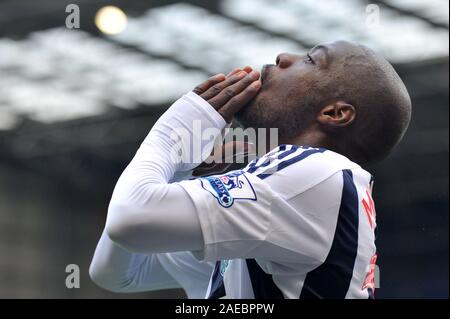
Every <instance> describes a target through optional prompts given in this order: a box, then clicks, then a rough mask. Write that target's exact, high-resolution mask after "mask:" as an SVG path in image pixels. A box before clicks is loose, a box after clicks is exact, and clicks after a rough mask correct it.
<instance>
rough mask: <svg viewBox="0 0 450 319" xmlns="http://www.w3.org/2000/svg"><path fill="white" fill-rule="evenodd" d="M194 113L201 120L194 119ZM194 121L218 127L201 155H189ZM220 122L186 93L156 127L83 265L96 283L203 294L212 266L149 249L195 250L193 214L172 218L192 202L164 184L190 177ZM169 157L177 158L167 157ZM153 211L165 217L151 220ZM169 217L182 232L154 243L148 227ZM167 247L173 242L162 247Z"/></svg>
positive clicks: (116, 288)
mask: <svg viewBox="0 0 450 319" xmlns="http://www.w3.org/2000/svg"><path fill="white" fill-rule="evenodd" d="M198 118H203V120H202V121H198V120H197V122H195V120H196V119H198ZM196 123H197V124H200V125H203V127H202V128H201V129H202V130H204V129H205V128H208V127H214V128H216V129H215V131H214V132H213V133H214V134H212V135H210V136H209V138H210V139H206V140H202V142H201V144H200V148H199V149H200V150H201V153H200V154H192V155H191V153H189V152H188V147H189V144H192V143H191V141H190V138H189V137H192V136H195V134H198V132H194V125H195V124H196ZM225 125H226V123H225V121H224V120H223V119H222V118H221V117H220V115H219V114H218V113H217V112H216V111H215V110H214V109H213V108H212V107H211V106H210V105H209V104H208V103H206V102H205V101H204V100H202V99H201V98H200V97H198V96H197V95H195V94H194V93H192V92H191V93H188V94H187V95H186V96H184V97H183V98H181V99H180V100H178V101H177V102H176V103H175V104H174V105H173V106H172V107H171V108H170V109H169V110H168V111H167V113H166V114H164V115H163V117H161V119H160V120H159V121H158V122H157V123H156V124H155V126H154V127H153V129H152V130H151V132H150V134H149V135H148V136H147V138H146V139H145V141H144V142H143V143H142V146H141V147H140V149H139V150H138V152H137V153H136V156H135V157H134V159H133V160H132V161H131V163H130V164H129V165H128V167H127V169H126V170H125V171H124V172H123V174H122V176H121V178H120V179H119V181H118V183H117V185H116V187H115V190H114V193H113V196H112V199H111V202H110V205H109V209H108V219H107V226H106V227H105V230H104V231H103V234H102V236H101V238H100V241H99V243H98V245H97V248H96V250H95V253H94V257H93V260H92V263H91V266H90V270H89V273H90V276H91V278H92V280H93V281H94V282H96V283H97V284H98V285H99V286H101V287H103V288H105V289H107V290H111V291H115V292H138V291H149V290H159V289H168V288H176V287H183V288H184V289H185V291H186V292H187V294H188V296H189V297H190V298H199V297H203V295H204V292H205V290H206V288H207V284H208V280H209V276H210V273H211V271H212V265H211V264H208V263H201V262H199V261H198V260H197V259H195V258H194V256H193V255H192V254H191V253H190V252H179V253H173V254H170V253H161V254H157V253H154V252H155V251H169V250H183V249H182V248H186V249H187V250H191V249H192V248H193V247H198V248H201V245H202V237H201V231H200V226H199V224H198V221H197V217H196V215H195V214H194V213H192V215H189V214H187V215H186V214H183V216H178V215H177V212H180V211H183V212H186V211H187V212H189V211H192V210H194V207H193V204H192V202H191V199H190V198H189V196H188V195H187V194H186V193H185V191H184V190H183V189H182V188H181V187H179V186H176V185H169V184H168V182H169V181H171V182H173V181H177V180H181V179H183V178H189V177H190V170H192V169H193V168H194V167H196V166H197V165H198V164H199V163H200V162H201V161H202V160H203V159H204V158H205V157H206V156H207V155H208V154H209V152H210V150H211V148H212V144H211V142H212V141H214V140H215V138H216V137H217V136H218V133H220V130H221V129H222V128H223V127H224V126H225ZM196 137H199V136H198V135H197V136H196ZM176 138H178V139H176ZM174 150H177V151H182V152H183V151H184V152H185V153H181V154H182V156H184V157H183V158H182V160H181V161H180V158H178V157H177V156H176V155H177V154H174V153H173V151H174ZM170 155H172V156H175V157H173V158H171V159H170V158H169V156H170ZM194 155H196V156H194ZM163 204H164V205H163ZM161 209H163V210H164V213H163V214H161V211H160V210H161ZM155 211H156V213H155ZM158 211H159V212H158ZM158 216H163V218H160V219H159V220H155V219H154V217H158ZM185 216H190V217H189V218H186V217H185ZM173 220H178V222H179V225H180V227H179V228H180V229H176V228H177V227H174V229H173V231H174V232H175V234H178V236H174V233H170V234H169V233H168V234H167V236H166V237H167V238H172V239H173V240H169V245H167V244H165V245H164V247H160V246H158V243H159V242H161V240H158V238H156V237H155V236H152V227H154V225H155V223H157V222H161V223H167V221H170V222H171V223H172V222H173ZM189 224H190V225H192V226H191V227H190V228H188V230H190V231H184V230H183V229H185V226H186V225H189ZM142 226H143V227H142ZM136 227H137V228H136ZM108 233H110V235H112V237H113V239H115V241H113V240H111V238H110V236H109V235H108ZM183 236H184V237H183ZM117 242H118V243H117ZM180 243H186V246H185V247H182V246H180ZM171 245H175V247H173V249H168V248H167V246H171ZM169 248H170V247H169Z"/></svg>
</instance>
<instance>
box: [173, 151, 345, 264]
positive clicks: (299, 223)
mask: <svg viewBox="0 0 450 319" xmlns="http://www.w3.org/2000/svg"><path fill="white" fill-rule="evenodd" d="M291 153H292V156H295V155H296V153H295V152H291ZM298 153H299V154H301V153H302V152H301V151H299V152H298ZM311 154H314V155H315V156H316V160H317V161H318V162H320V160H319V158H322V157H323V156H324V155H323V154H322V153H321V152H315V153H313V152H311ZM326 156H328V155H326ZM290 158H291V157H287V160H289V159H290ZM292 158H293V157H292ZM311 159H312V160H314V157H311V158H310V160H311ZM291 162H292V161H291ZM278 164H280V163H277V162H275V163H274V164H273V165H272V164H270V165H272V166H275V165H278ZM270 165H266V168H268V169H265V170H264V171H263V172H261V171H258V170H256V169H255V170H254V172H253V173H250V172H247V171H245V169H244V170H243V171H234V172H231V173H228V174H225V175H217V176H210V177H206V178H200V179H197V180H190V181H183V182H181V183H180V185H181V186H182V187H183V188H184V189H185V191H186V192H187V193H188V194H189V195H190V197H191V199H192V201H193V203H194V205H195V208H196V212H197V215H198V218H199V221H200V224H201V229H202V234H203V240H204V249H203V251H202V252H201V254H199V255H198V257H199V258H202V259H203V260H208V261H213V260H222V259H233V258H265V259H267V260H272V261H278V262H283V263H291V262H292V263H302V264H306V265H310V266H311V267H314V266H317V265H319V264H320V263H322V262H323V261H324V259H325V258H326V255H327V253H328V251H329V248H330V245H331V243H332V239H333V235H334V228H335V226H336V221H337V217H338V211H339V206H340V199H341V195H342V175H341V174H340V172H341V170H340V167H341V166H342V167H344V166H345V165H341V166H336V165H334V166H333V165H328V166H325V167H326V168H324V166H322V165H319V166H318V167H315V168H313V167H311V166H310V165H309V164H308V163H306V164H305V163H296V165H295V166H297V167H296V168H295V170H288V169H285V168H287V166H286V165H280V166H279V168H281V169H272V170H270V167H271V166H270ZM292 167H294V165H293V166H292ZM311 170H313V171H317V172H318V173H317V174H316V175H317V176H318V177H314V176H312V175H311ZM326 170H327V172H325V173H324V171H326ZM258 172H259V173H258ZM269 172H270V173H269ZM286 172H288V173H289V174H286ZM269 174H270V175H269ZM303 177H304V178H303ZM281 182H283V183H284V184H285V187H282V185H281ZM284 190H285V192H283V191H284Z"/></svg>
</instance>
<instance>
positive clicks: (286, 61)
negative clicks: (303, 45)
mask: <svg viewBox="0 0 450 319" xmlns="http://www.w3.org/2000/svg"><path fill="white" fill-rule="evenodd" d="M294 60H295V58H294V56H293V55H292V54H289V53H281V54H279V55H278V56H277V61H276V64H277V66H278V67H279V68H281V69H286V68H288V67H290V66H291V65H292V64H293V63H294Z"/></svg>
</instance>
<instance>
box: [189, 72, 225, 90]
mask: <svg viewBox="0 0 450 319" xmlns="http://www.w3.org/2000/svg"><path fill="white" fill-rule="evenodd" d="M223 80H225V75H224V74H222V73H220V74H216V75H214V76H212V77H210V78H209V79H208V80H206V81H205V82H203V83H202V84H200V85H198V86H196V87H195V89H193V90H192V91H193V92H194V93H196V94H197V95H201V94H203V93H205V92H206V91H207V90H208V89H209V88H210V87H212V86H213V85H215V84H217V83H220V82H222V81H223Z"/></svg>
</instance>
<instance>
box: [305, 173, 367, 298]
mask: <svg viewBox="0 0 450 319" xmlns="http://www.w3.org/2000/svg"><path fill="white" fill-rule="evenodd" d="M342 175H343V179H344V183H343V189H342V199H341V205H340V208H339V215H338V220H337V225H336V231H335V234H334V239H333V243H332V245H331V249H330V252H329V253H328V256H327V258H326V260H325V262H324V263H323V264H322V265H320V266H319V267H317V268H316V269H314V270H313V271H311V272H309V273H308V274H307V275H306V278H305V281H304V284H303V289H302V291H301V294H300V298H301V299H317V298H330V299H341V298H342V299H343V298H345V296H346V294H347V291H348V289H349V287H350V282H351V280H352V276H353V267H354V265H355V260H356V256H357V252H358V223H359V216H358V209H359V205H358V193H357V191H356V186H355V184H354V182H353V174H352V172H351V170H343V171H342Z"/></svg>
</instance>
